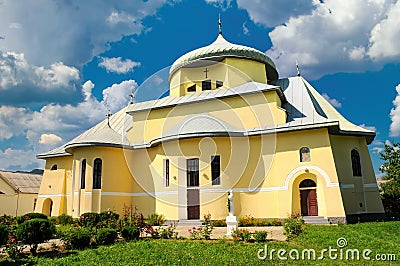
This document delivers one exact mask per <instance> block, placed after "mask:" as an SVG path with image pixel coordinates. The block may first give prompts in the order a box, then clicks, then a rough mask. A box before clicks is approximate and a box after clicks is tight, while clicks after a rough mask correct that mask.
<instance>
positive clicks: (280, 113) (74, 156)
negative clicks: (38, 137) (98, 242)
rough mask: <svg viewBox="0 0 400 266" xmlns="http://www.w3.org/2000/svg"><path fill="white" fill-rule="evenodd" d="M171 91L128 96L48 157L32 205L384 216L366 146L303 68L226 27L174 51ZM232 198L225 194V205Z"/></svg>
mask: <svg viewBox="0 0 400 266" xmlns="http://www.w3.org/2000/svg"><path fill="white" fill-rule="evenodd" d="M168 81H169V96H166V97H163V98H160V99H157V100H152V101H147V102H137V103H130V104H129V105H128V106H126V107H125V108H123V109H122V110H120V111H118V112H116V113H115V114H113V115H111V116H110V117H108V118H107V119H105V120H104V121H102V122H100V123H99V124H97V125H95V126H94V127H92V128H90V129H89V130H87V131H86V132H83V133H82V134H81V135H79V136H77V137H76V138H75V139H73V140H71V141H69V142H68V143H65V144H64V145H63V146H61V147H59V148H56V149H54V150H52V151H49V152H47V153H43V154H39V155H37V158H39V159H44V160H46V166H45V171H44V175H43V179H42V182H41V186H40V192H39V195H38V200H37V204H36V211H37V212H43V213H44V214H47V215H52V216H58V215H60V214H63V213H65V214H69V215H72V216H73V217H79V216H80V215H81V214H82V213H85V212H101V211H105V210H107V209H109V208H110V209H111V210H113V211H115V212H117V213H120V214H121V213H122V212H123V209H124V206H136V208H137V209H138V211H139V212H141V213H143V214H144V215H145V216H147V215H148V214H151V213H154V212H157V213H159V214H163V215H165V217H166V219H167V220H175V221H185V220H198V219H202V218H203V215H204V214H208V213H210V214H211V217H212V219H225V217H226V216H227V215H228V208H227V206H228V205H229V202H228V201H233V210H231V211H232V212H233V215H235V216H238V217H239V216H245V215H250V216H253V217H257V218H267V219H270V218H280V219H284V218H287V217H288V216H291V215H301V216H304V217H312V216H315V217H318V218H319V219H322V220H324V221H327V222H330V223H337V222H342V223H346V222H353V221H357V220H360V219H361V220H367V219H375V218H379V217H381V216H383V215H384V210H383V206H382V202H381V199H380V195H379V190H378V187H377V183H376V178H375V174H374V170H373V167H372V163H371V158H370V155H369V151H368V145H369V144H370V143H371V142H372V141H373V139H374V137H375V132H373V131H370V130H367V129H365V128H362V127H359V126H357V125H354V124H352V123H351V122H349V121H348V120H346V119H345V118H344V117H343V116H342V115H341V114H340V113H339V112H338V111H337V110H336V109H335V108H334V107H333V106H332V105H331V104H329V102H328V101H327V100H325V99H324V98H323V97H322V96H321V94H320V93H318V92H317V90H315V89H314V88H313V87H312V86H311V85H310V83H308V82H307V81H306V80H305V79H304V78H303V77H302V76H301V75H300V73H299V74H298V75H297V76H294V77H288V78H280V77H279V74H278V71H277V68H276V67H275V64H274V62H273V61H272V60H271V59H270V58H269V57H268V56H267V55H266V54H265V53H263V52H260V51H258V50H256V49H254V48H251V47H247V46H243V45H238V44H233V43H230V42H228V41H227V40H226V39H225V38H224V37H223V36H222V33H221V32H220V33H219V35H218V37H217V38H216V40H215V41H214V42H213V43H211V44H210V45H208V46H205V47H201V48H199V49H196V50H193V51H191V52H189V53H187V54H184V55H182V56H181V57H180V58H178V59H177V60H176V61H175V62H174V63H173V64H172V66H171V68H170V72H169V78H168ZM228 197H229V200H228Z"/></svg>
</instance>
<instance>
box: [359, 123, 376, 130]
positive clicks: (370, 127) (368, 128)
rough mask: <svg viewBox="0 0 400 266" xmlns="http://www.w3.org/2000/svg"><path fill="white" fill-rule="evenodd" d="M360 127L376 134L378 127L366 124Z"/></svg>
mask: <svg viewBox="0 0 400 266" xmlns="http://www.w3.org/2000/svg"><path fill="white" fill-rule="evenodd" d="M358 126H359V127H362V128H364V129H366V130H370V131H374V132H376V127H374V126H367V125H366V124H361V125H358Z"/></svg>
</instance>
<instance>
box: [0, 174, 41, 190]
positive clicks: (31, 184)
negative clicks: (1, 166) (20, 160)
mask: <svg viewBox="0 0 400 266" xmlns="http://www.w3.org/2000/svg"><path fill="white" fill-rule="evenodd" d="M0 178H2V179H3V180H4V181H5V182H6V183H8V184H9V185H10V186H11V187H12V188H13V189H14V190H16V191H19V192H21V193H30V194H37V193H39V189H40V182H41V181H42V175H38V174H30V173H18V172H8V171H0Z"/></svg>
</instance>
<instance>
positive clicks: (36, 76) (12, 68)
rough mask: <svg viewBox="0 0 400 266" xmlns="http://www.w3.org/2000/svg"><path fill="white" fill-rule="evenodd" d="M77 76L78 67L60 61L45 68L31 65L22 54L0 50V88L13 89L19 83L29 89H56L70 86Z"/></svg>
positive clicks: (77, 79)
mask: <svg viewBox="0 0 400 266" xmlns="http://www.w3.org/2000/svg"><path fill="white" fill-rule="evenodd" d="M79 78H80V77H79V70H78V69H76V68H75V67H70V66H66V65H64V63H62V62H58V63H53V64H51V65H50V67H49V68H45V67H43V66H34V65H31V64H30V63H29V62H28V61H27V60H26V58H25V56H24V54H18V53H14V52H2V51H0V90H13V87H15V86H21V85H22V86H25V87H30V88H31V90H32V89H35V90H39V91H43V90H57V89H60V88H65V87H68V86H71V85H72V84H73V83H74V82H77V81H79ZM32 87H33V88H32ZM36 93H37V91H36Z"/></svg>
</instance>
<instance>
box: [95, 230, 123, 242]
mask: <svg viewBox="0 0 400 266" xmlns="http://www.w3.org/2000/svg"><path fill="white" fill-rule="evenodd" d="M117 237H118V233H117V230H115V229H112V228H100V229H99V230H98V231H97V234H96V243H97V244H99V245H109V244H113V243H114V242H115V240H116V239H117Z"/></svg>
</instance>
